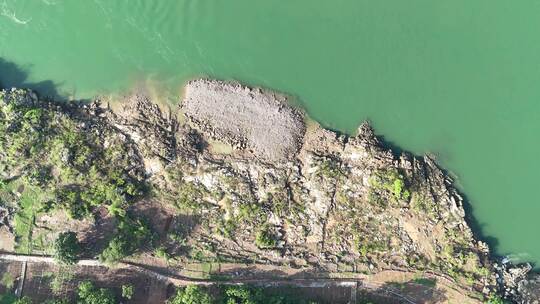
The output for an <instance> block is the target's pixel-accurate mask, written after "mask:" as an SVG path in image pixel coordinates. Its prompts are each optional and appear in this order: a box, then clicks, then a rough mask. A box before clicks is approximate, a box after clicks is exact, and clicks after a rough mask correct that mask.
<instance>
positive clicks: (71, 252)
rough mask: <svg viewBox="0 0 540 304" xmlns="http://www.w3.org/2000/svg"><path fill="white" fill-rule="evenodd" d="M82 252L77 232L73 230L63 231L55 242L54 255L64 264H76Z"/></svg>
mask: <svg viewBox="0 0 540 304" xmlns="http://www.w3.org/2000/svg"><path fill="white" fill-rule="evenodd" d="M80 253H81V245H80V244H79V241H78V240H77V234H76V233H75V232H73V231H67V232H62V233H60V234H59V235H58V237H57V238H56V241H55V242H54V257H55V259H56V260H57V261H59V262H61V263H64V264H74V263H75V262H76V261H77V257H78V256H79V255H80Z"/></svg>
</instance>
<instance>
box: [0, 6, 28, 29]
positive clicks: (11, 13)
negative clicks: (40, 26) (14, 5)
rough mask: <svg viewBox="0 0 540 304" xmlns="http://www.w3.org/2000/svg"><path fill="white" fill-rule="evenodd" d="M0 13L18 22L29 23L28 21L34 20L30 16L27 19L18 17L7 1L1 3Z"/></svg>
mask: <svg viewBox="0 0 540 304" xmlns="http://www.w3.org/2000/svg"><path fill="white" fill-rule="evenodd" d="M0 15H1V16H4V17H7V18H8V19H10V20H11V21H13V22H15V23H17V24H23V25H24V24H27V23H28V22H30V21H31V20H32V18H29V19H27V20H21V19H19V18H17V15H16V14H15V11H14V10H10V9H9V7H8V4H7V2H6V1H4V2H2V3H1V5H0Z"/></svg>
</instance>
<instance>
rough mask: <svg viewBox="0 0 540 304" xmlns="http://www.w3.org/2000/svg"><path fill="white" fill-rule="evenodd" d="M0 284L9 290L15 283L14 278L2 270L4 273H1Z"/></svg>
mask: <svg viewBox="0 0 540 304" xmlns="http://www.w3.org/2000/svg"><path fill="white" fill-rule="evenodd" d="M0 284H2V285H4V287H6V289H8V290H10V289H12V288H13V286H14V285H15V278H14V277H13V275H12V274H11V273H9V272H4V274H2V280H1V281H0Z"/></svg>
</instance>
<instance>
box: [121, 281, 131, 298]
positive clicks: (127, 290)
mask: <svg viewBox="0 0 540 304" xmlns="http://www.w3.org/2000/svg"><path fill="white" fill-rule="evenodd" d="M122 298H125V299H128V300H131V298H133V285H131V284H128V285H122Z"/></svg>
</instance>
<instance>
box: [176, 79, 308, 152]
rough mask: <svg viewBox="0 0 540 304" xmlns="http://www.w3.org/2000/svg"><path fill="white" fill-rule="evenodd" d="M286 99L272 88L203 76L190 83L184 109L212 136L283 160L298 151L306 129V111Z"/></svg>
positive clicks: (190, 117) (194, 121)
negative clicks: (300, 110) (301, 111)
mask: <svg viewBox="0 0 540 304" xmlns="http://www.w3.org/2000/svg"><path fill="white" fill-rule="evenodd" d="M286 101H287V98H286V97H285V96H284V95H281V94H278V93H275V92H271V91H268V90H263V89H260V88H248V87H245V86H242V85H240V84H239V83H234V82H222V81H217V80H207V79H199V80H194V81H190V82H189V83H188V84H187V86H186V93H185V99H184V101H183V103H182V109H183V111H184V112H185V114H186V116H187V117H188V118H189V119H190V120H191V121H192V122H193V123H195V125H197V126H198V127H199V128H200V129H202V130H203V131H204V132H205V133H207V134H209V135H210V136H211V137H213V138H215V139H218V140H222V141H226V142H228V143H230V144H232V145H233V146H234V147H236V148H247V149H251V150H253V153H254V154H255V155H256V156H258V157H260V158H262V159H264V160H267V161H282V160H286V159H290V158H292V157H294V156H295V155H296V153H297V152H298V150H299V149H300V147H301V145H302V138H303V136H304V133H305V126H304V122H303V117H302V114H301V113H300V112H299V111H297V110H296V109H294V108H292V107H290V106H288V105H287V104H286Z"/></svg>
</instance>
